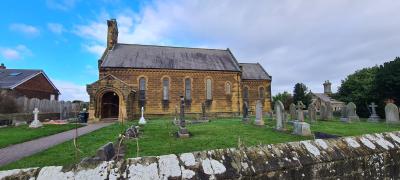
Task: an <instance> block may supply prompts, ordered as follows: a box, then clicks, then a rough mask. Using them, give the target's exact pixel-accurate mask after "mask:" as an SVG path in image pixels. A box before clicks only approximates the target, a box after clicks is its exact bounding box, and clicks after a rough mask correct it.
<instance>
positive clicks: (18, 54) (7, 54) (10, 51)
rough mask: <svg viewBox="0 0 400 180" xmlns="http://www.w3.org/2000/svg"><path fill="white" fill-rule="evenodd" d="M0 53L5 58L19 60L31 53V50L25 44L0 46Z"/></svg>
mask: <svg viewBox="0 0 400 180" xmlns="http://www.w3.org/2000/svg"><path fill="white" fill-rule="evenodd" d="M0 54H1V56H3V58H5V59H9V60H19V59H23V58H24V57H25V56H30V55H32V52H31V50H30V49H28V48H27V47H26V46H25V45H18V46H16V47H13V48H9V47H0Z"/></svg>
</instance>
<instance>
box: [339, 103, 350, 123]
mask: <svg viewBox="0 0 400 180" xmlns="http://www.w3.org/2000/svg"><path fill="white" fill-rule="evenodd" d="M340 121H342V122H349V118H348V116H347V106H343V107H342V108H341V109H340Z"/></svg>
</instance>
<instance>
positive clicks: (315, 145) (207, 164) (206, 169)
mask: <svg viewBox="0 0 400 180" xmlns="http://www.w3.org/2000/svg"><path fill="white" fill-rule="evenodd" d="M399 150H400V132H388V133H379V134H368V135H363V136H357V137H344V138H337V139H327V140H326V139H325V140H322V139H317V140H310V141H300V142H291V143H282V144H275V145H263V146H254V147H247V148H230V149H217V150H211V151H202V152H193V153H183V154H180V155H175V154H170V155H163V156H155V157H140V158H133V159H127V160H123V161H118V162H114V161H104V162H98V163H93V164H79V165H77V167H76V168H73V169H67V168H63V167H61V166H50V167H43V168H30V169H17V170H9V171H2V172H0V178H2V179H18V178H19V179H373V178H374V179H398V178H399V175H400V171H399V170H400V169H399V164H400V151H399Z"/></svg>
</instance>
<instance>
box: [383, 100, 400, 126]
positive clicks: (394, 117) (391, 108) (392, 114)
mask: <svg viewBox="0 0 400 180" xmlns="http://www.w3.org/2000/svg"><path fill="white" fill-rule="evenodd" d="M385 116H386V123H399V122H400V120H399V109H398V108H397V106H396V105H395V104H393V103H388V104H386V106H385Z"/></svg>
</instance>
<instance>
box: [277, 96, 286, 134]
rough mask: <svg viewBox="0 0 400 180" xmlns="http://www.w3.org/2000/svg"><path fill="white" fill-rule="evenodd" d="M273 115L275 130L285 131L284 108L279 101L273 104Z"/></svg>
mask: <svg viewBox="0 0 400 180" xmlns="http://www.w3.org/2000/svg"><path fill="white" fill-rule="evenodd" d="M275 113H276V130H278V131H284V130H286V127H285V125H286V122H285V108H284V106H283V104H282V102H281V101H279V100H278V101H276V103H275Z"/></svg>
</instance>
